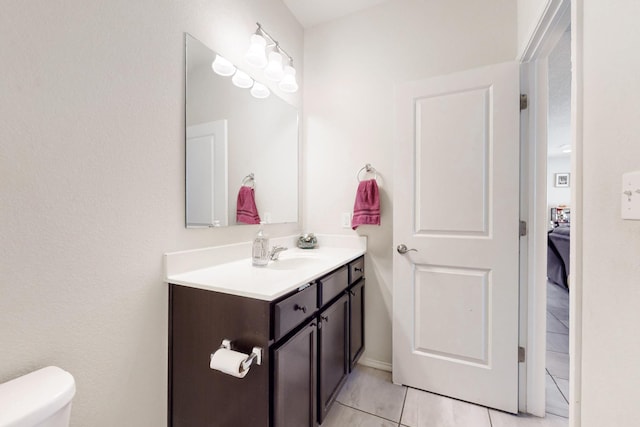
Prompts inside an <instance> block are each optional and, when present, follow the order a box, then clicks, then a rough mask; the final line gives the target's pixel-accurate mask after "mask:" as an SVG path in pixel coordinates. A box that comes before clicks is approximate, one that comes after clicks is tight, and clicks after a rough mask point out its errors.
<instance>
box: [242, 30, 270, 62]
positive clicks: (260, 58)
mask: <svg viewBox="0 0 640 427" xmlns="http://www.w3.org/2000/svg"><path fill="white" fill-rule="evenodd" d="M258 30H260V26H258ZM266 48H267V41H266V40H265V38H264V37H262V35H260V34H259V33H258V31H256V33H255V34H254V35H252V36H251V45H250V46H249V50H248V51H247V53H246V54H245V55H244V59H245V61H247V64H249V65H251V66H252V67H255V68H264V67H265V66H266V65H267V55H266V53H265V50H266Z"/></svg>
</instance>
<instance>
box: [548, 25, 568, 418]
mask: <svg viewBox="0 0 640 427" xmlns="http://www.w3.org/2000/svg"><path fill="white" fill-rule="evenodd" d="M547 81H548V83H547V88H548V94H549V96H548V101H549V102H548V108H547V109H548V114H547V211H548V212H549V231H548V232H547V283H546V288H547V298H546V306H547V307H546V315H547V316H546V317H547V327H546V344H547V348H546V357H545V371H546V374H545V391H546V396H545V411H546V413H550V414H554V415H558V416H561V417H564V418H568V417H569V317H570V316H569V266H570V247H571V245H570V242H571V188H570V187H571V173H570V171H571V152H572V146H571V145H572V144H571V28H570V27H569V28H567V30H566V31H565V32H564V33H563V34H562V36H561V37H560V39H559V40H558V41H557V43H556V44H555V46H554V47H553V49H552V50H551V53H550V54H549V58H548V74H547Z"/></svg>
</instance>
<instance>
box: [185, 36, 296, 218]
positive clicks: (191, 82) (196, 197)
mask: <svg viewBox="0 0 640 427" xmlns="http://www.w3.org/2000/svg"><path fill="white" fill-rule="evenodd" d="M185 39H186V67H185V68H186V70H185V77H186V79H185V81H186V91H185V95H186V101H185V113H186V118H185V123H186V132H185V133H186V142H185V151H186V156H185V161H186V197H185V202H186V209H185V211H186V226H187V228H196V227H223V226H227V225H236V224H242V223H243V222H238V221H236V209H237V202H238V194H239V191H240V189H241V187H242V186H251V187H253V189H254V190H253V194H254V196H255V206H256V208H257V211H258V214H259V217H260V220H262V221H264V222H266V223H286V222H297V221H298V111H297V109H296V108H295V107H293V106H292V105H290V104H288V103H287V102H285V101H284V100H283V99H281V98H279V97H278V96H276V95H275V94H273V93H271V95H270V96H269V97H268V98H265V99H258V98H254V97H253V96H252V95H251V93H250V91H249V89H242V88H239V87H237V86H235V85H234V84H233V83H232V78H231V77H230V76H229V77H223V76H220V75H218V74H216V73H215V72H214V71H213V69H212V67H211V64H212V63H213V61H214V59H215V57H216V52H214V51H213V50H211V49H209V48H208V47H206V46H205V45H204V44H202V43H201V42H200V41H199V40H197V39H195V38H194V37H193V36H191V35H189V34H186V35H185ZM248 176H253V179H249V178H248Z"/></svg>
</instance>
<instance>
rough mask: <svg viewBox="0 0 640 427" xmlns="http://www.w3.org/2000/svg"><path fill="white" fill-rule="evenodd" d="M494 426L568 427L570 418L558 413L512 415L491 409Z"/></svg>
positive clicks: (490, 413) (492, 424)
mask: <svg viewBox="0 0 640 427" xmlns="http://www.w3.org/2000/svg"><path fill="white" fill-rule="evenodd" d="M489 415H490V416H491V426H492V427H567V426H568V425H569V420H568V419H567V418H563V417H558V416H557V415H552V414H547V415H546V416H545V417H544V418H539V417H534V416H532V415H511V414H507V413H505V412H500V411H494V410H493V409H489Z"/></svg>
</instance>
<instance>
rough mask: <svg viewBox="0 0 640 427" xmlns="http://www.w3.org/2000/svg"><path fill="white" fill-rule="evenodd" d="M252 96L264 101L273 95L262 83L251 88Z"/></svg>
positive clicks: (256, 83)
mask: <svg viewBox="0 0 640 427" xmlns="http://www.w3.org/2000/svg"><path fill="white" fill-rule="evenodd" d="M251 95H253V96H254V97H255V98H260V99H262V98H267V97H268V96H269V95H271V92H270V91H269V89H268V88H267V87H266V86H265V85H263V84H262V83H258V82H255V83H254V84H253V87H252V88H251Z"/></svg>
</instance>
